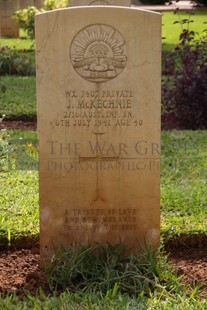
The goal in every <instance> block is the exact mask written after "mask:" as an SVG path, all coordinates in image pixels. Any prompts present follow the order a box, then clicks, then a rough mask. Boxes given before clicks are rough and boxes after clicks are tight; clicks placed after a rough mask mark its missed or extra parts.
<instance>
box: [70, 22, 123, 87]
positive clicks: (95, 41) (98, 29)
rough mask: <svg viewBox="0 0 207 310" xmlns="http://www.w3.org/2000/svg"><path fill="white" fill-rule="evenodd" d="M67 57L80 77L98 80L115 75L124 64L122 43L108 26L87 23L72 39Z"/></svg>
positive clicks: (109, 78) (116, 32) (104, 80)
mask: <svg viewBox="0 0 207 310" xmlns="http://www.w3.org/2000/svg"><path fill="white" fill-rule="evenodd" d="M70 57H71V62H72V64H73V68H74V69H75V71H76V72H77V73H78V74H79V75H80V76H81V77H83V78H84V79H86V80H88V81H91V82H94V83H101V82H106V81H109V80H111V79H113V78H115V77H117V75H119V74H120V73H121V72H122V70H123V69H124V68H125V66H126V61H127V56H126V44H125V41H124V39H123V37H122V36H121V34H120V33H119V32H118V31H117V30H116V29H115V28H113V27H111V26H108V25H90V26H88V27H85V28H84V29H82V30H81V31H79V32H78V33H77V34H76V36H75V37H74V38H73V40H72V43H71V47H70Z"/></svg>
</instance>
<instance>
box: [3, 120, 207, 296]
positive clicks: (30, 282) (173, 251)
mask: <svg viewBox="0 0 207 310" xmlns="http://www.w3.org/2000/svg"><path fill="white" fill-rule="evenodd" d="M3 128H5V129H21V130H22V129H27V130H35V129H36V122H28V121H22V120H20V121H3V122H1V123H0V129H3ZM25 247H26V248H25ZM165 251H166V253H167V254H168V256H169V261H170V263H171V265H172V266H173V268H174V269H175V271H176V272H177V274H178V275H179V276H181V281H182V282H183V284H184V285H185V286H189V287H192V288H193V287H194V286H196V285H199V286H200V290H199V294H200V296H201V297H204V296H205V297H206V296H207V235H205V234H202V235H193V236H188V235H185V236H180V237H178V238H175V239H173V240H171V241H170V242H168V244H167V245H166V246H165ZM39 259H40V256H39V247H38V244H37V242H34V243H33V244H32V243H31V242H28V243H27V242H25V240H24V242H22V243H21V242H20V243H19V244H18V246H17V248H16V249H14V248H13V249H10V250H3V251H0V293H1V292H3V293H12V292H16V294H17V295H18V296H19V297H20V298H23V297H24V295H25V292H30V293H31V294H32V295H35V294H36V292H37V291H38V288H39V287H41V288H42V289H43V291H44V292H45V294H47V295H50V294H51V291H50V289H49V286H48V283H47V280H46V276H45V272H44V270H43V269H42V268H41V267H40V266H39Z"/></svg>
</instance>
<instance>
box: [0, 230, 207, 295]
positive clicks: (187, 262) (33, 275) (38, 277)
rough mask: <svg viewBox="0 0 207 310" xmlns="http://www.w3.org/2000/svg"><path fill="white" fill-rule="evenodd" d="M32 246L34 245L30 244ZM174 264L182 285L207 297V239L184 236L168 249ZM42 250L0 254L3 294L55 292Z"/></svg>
mask: <svg viewBox="0 0 207 310" xmlns="http://www.w3.org/2000/svg"><path fill="white" fill-rule="evenodd" d="M30 246H31V244H30ZM165 251H166V253H167V254H168V259H169V262H170V264H171V265H172V266H173V268H174V270H175V272H177V274H178V276H181V281H182V283H183V284H184V285H185V286H186V287H188V288H189V289H192V288H193V287H195V286H197V285H200V290H199V295H200V297H206V296H207V235H194V236H180V237H179V238H175V239H173V240H172V241H171V242H169V243H168V244H167V245H166V248H165ZM39 260H40V256H39V247H38V245H37V244H35V245H34V246H33V247H32V248H29V249H24V248H21V249H16V250H15V249H13V250H7V251H1V252H0V293H6V294H8V293H13V292H16V294H17V296H19V298H23V297H24V296H25V294H26V293H27V292H29V293H30V294H32V295H36V293H37V292H38V289H39V288H40V287H41V288H42V290H43V291H44V292H45V294H46V295H51V294H52V292H51V290H50V288H49V285H48V283H47V279H46V276H45V272H44V270H43V268H42V267H40V265H39Z"/></svg>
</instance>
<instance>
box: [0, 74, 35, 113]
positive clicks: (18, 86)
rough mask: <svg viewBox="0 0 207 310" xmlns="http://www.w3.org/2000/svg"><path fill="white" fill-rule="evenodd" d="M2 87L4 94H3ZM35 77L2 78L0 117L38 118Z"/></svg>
mask: <svg viewBox="0 0 207 310" xmlns="http://www.w3.org/2000/svg"><path fill="white" fill-rule="evenodd" d="M2 86H3V87H4V92H1V88H2ZM35 87H36V86H35V77H19V76H18V77H17V76H2V77H1V76H0V101H1V106H0V116H1V115H2V114H5V115H6V117H7V118H19V117H21V118H27V119H30V118H34V117H36V91H35Z"/></svg>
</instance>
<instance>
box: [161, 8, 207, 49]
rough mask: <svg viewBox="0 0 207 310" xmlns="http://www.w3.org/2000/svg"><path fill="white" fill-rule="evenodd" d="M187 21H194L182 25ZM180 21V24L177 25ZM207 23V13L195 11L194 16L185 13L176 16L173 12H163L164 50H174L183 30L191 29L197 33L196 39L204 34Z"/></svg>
mask: <svg viewBox="0 0 207 310" xmlns="http://www.w3.org/2000/svg"><path fill="white" fill-rule="evenodd" d="M184 19H186V20H187V21H191V20H192V21H193V22H190V23H188V22H187V23H185V24H183V25H181V23H180V22H179V21H182V20H184ZM176 21H178V23H175V22H176ZM174 23H175V24H174ZM206 23H207V11H206V12H200V11H195V12H194V14H193V15H189V14H187V13H185V12H179V13H177V14H174V13H173V12H163V17H162V24H163V26H162V37H163V44H164V45H163V48H164V49H167V50H171V49H173V48H174V47H175V46H176V45H177V43H178V42H179V36H180V34H181V32H182V29H190V30H192V31H194V32H196V33H197V35H196V38H199V36H202V35H203V34H204V32H203V31H204V30H205V29H206V28H207V27H206Z"/></svg>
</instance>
